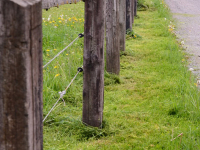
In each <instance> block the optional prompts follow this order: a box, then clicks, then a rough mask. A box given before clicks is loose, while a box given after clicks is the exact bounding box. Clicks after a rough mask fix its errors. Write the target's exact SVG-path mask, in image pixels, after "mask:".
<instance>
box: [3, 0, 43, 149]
mask: <svg viewBox="0 0 200 150" xmlns="http://www.w3.org/2000/svg"><path fill="white" fill-rule="evenodd" d="M41 6H42V5H41V0H32V1H30V0H1V1H0V150H42V149H43V140H42V82H43V81H42V26H41V24H42V7H41Z"/></svg>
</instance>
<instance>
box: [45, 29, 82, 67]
mask: <svg viewBox="0 0 200 150" xmlns="http://www.w3.org/2000/svg"><path fill="white" fill-rule="evenodd" d="M83 34H84V32H83V33H80V34H79V35H78V37H77V38H75V39H74V40H73V41H72V42H71V43H70V44H69V45H68V46H66V47H65V48H64V49H63V50H61V51H60V52H59V53H58V54H57V55H56V56H54V57H53V58H52V59H51V60H50V61H49V62H48V63H47V64H45V65H44V66H43V69H44V68H45V67H46V66H48V65H49V64H50V63H51V62H52V61H53V60H54V59H56V58H57V57H58V56H59V55H60V54H61V53H63V52H64V51H65V50H66V49H68V48H69V47H70V46H71V45H72V44H73V43H74V42H75V41H76V40H77V39H78V38H82V37H83V36H84V35H83Z"/></svg>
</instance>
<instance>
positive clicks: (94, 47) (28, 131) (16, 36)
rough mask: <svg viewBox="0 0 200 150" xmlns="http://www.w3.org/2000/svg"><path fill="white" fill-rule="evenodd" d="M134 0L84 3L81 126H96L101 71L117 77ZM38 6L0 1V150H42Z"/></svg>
mask: <svg viewBox="0 0 200 150" xmlns="http://www.w3.org/2000/svg"><path fill="white" fill-rule="evenodd" d="M135 2H136V0H126V2H124V0H112V1H111V0H107V1H103V0H85V29H84V33H85V38H84V62H83V69H84V75H83V116H82V121H83V122H84V123H85V124H87V125H91V126H95V127H100V126H101V124H102V120H103V104H104V37H105V34H104V33H105V26H104V25H105V24H106V42H107V44H106V53H107V54H106V57H107V62H106V69H107V71H108V72H110V73H114V74H119V72H120V69H119V68H120V59H119V52H120V50H123V51H124V50H125V33H126V29H132V23H133V16H134V9H133V8H135V7H134V5H135ZM42 61H43V60H42V2H41V0H32V1H29V0H18V1H13V0H1V1H0V150H42V149H43V131H42V126H43V125H42V120H43V114H42V109H43V108H42V91H43V90H42V88H43V86H42V82H43V74H42V72H43V68H42V66H43V63H42Z"/></svg>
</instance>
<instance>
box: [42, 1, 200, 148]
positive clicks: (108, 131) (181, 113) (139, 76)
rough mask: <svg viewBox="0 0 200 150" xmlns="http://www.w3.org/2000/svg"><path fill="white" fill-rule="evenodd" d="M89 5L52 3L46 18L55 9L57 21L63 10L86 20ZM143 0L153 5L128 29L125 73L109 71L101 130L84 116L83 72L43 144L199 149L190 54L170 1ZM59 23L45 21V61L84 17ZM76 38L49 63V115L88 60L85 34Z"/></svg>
mask: <svg viewBox="0 0 200 150" xmlns="http://www.w3.org/2000/svg"><path fill="white" fill-rule="evenodd" d="M83 4H84V3H83V2H80V3H78V4H76V5H74V4H72V5H64V6H61V7H60V8H59V9H58V8H53V9H50V10H49V11H47V12H46V11H44V12H43V17H44V18H45V19H47V18H48V16H49V15H52V18H53V20H54V21H56V22H57V23H59V20H60V19H58V17H60V15H62V14H63V15H64V16H65V15H67V16H66V17H67V18H68V19H69V18H72V17H76V18H80V19H82V18H83V15H84V13H83V11H84V10H83V7H84V5H83ZM145 4H146V5H147V4H148V7H149V8H148V9H147V10H146V11H139V12H138V17H137V18H136V19H135V23H134V27H133V30H134V34H135V35H137V36H136V37H134V38H130V36H127V41H126V51H125V52H122V53H121V72H120V76H116V75H110V74H108V73H105V103H104V122H103V127H102V129H98V128H92V127H88V126H85V125H83V124H82V123H81V115H82V74H81V73H80V74H79V75H78V77H77V79H76V80H75V81H74V83H73V84H72V86H71V87H70V88H69V90H68V91H67V94H66V95H65V96H64V100H65V103H66V105H64V104H63V102H62V101H60V103H59V104H58V105H57V107H56V108H55V109H54V111H53V112H52V113H51V114H50V116H49V117H48V118H47V120H46V122H45V123H44V149H45V150H66V149H70V150H96V149H105V150H118V149H119V150H133V149H134V150H140V149H141V150H143V149H152V150H153V149H155V150H158V149H166V150H174V149H200V134H199V133H200V128H199V123H200V110H199V109H200V107H199V106H200V104H199V102H200V99H199V92H198V89H197V87H196V81H195V78H194V76H193V75H191V73H190V72H189V71H188V68H187V67H186V66H187V62H186V54H185V52H184V50H183V49H182V48H181V47H180V45H179V43H178V42H176V37H175V35H174V34H173V31H169V25H171V23H170V21H171V20H170V19H171V15H170V14H169V10H168V9H167V7H166V6H165V5H164V4H163V3H162V2H161V1H159V0H152V1H149V0H146V1H145ZM53 20H52V21H53ZM58 25H59V26H58V27H57V28H54V26H53V25H52V23H49V22H43V47H44V48H43V51H44V63H45V62H47V61H48V60H49V59H50V58H52V57H53V56H54V55H55V54H56V53H57V52H58V51H59V50H61V49H62V48H64V47H65V46H66V45H67V44H68V43H70V42H71V41H72V40H73V39H74V38H76V36H77V34H78V33H82V32H83V22H78V21H77V22H75V23H74V24H73V22H69V21H68V22H67V23H64V21H63V22H62V23H61V24H58ZM68 25H69V26H68ZM71 25H73V26H71ZM76 43H77V44H75V45H73V46H72V47H70V49H69V50H68V51H66V52H65V53H64V54H62V55H61V56H60V57H59V58H58V59H56V60H55V61H54V62H53V64H51V65H50V66H48V68H47V69H44V116H45V115H46V114H47V113H48V111H49V110H50V108H51V107H52V106H53V104H54V103H55V102H56V100H57V99H58V98H59V94H58V92H59V91H62V90H64V89H65V87H66V86H67V84H68V83H69V82H70V80H71V79H72V78H73V76H74V75H75V74H76V69H77V67H79V66H81V65H82V61H83V58H82V53H83V39H80V40H79V41H77V42H76ZM47 49H49V50H50V51H46V50H47ZM54 49H57V50H56V51H54ZM47 54H49V55H50V56H47ZM66 54H68V55H66ZM55 66H59V67H58V68H54V67H55ZM56 74H59V76H57V77H55V75H56ZM181 133H183V135H182V136H178V135H180V134H181ZM173 138H175V139H174V140H172V139H173ZM171 140H172V141H171Z"/></svg>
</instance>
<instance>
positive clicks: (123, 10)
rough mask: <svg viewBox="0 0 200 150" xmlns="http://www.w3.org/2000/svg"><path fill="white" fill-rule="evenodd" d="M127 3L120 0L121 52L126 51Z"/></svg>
mask: <svg viewBox="0 0 200 150" xmlns="http://www.w3.org/2000/svg"><path fill="white" fill-rule="evenodd" d="M125 22H126V2H125V1H124V0H119V32H120V36H119V38H120V50H121V51H125V45H126V23H125Z"/></svg>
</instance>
